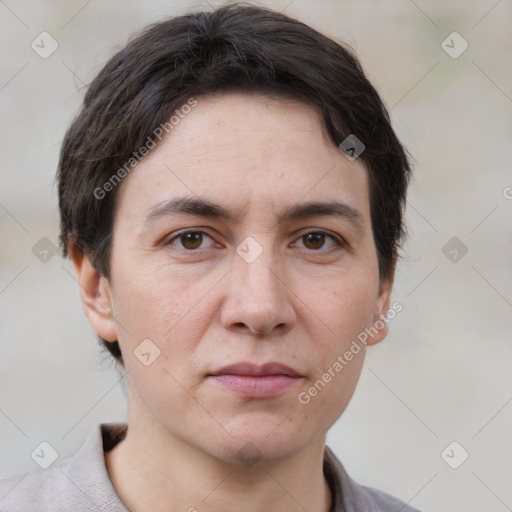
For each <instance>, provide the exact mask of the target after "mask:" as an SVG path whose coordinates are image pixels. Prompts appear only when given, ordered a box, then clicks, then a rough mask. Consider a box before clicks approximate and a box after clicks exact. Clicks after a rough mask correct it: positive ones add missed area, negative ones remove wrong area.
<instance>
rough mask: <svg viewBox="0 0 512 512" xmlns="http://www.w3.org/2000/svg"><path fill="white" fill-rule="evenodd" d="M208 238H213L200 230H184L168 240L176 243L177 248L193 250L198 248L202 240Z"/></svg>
mask: <svg viewBox="0 0 512 512" xmlns="http://www.w3.org/2000/svg"><path fill="white" fill-rule="evenodd" d="M208 238H209V239H210V240H213V239H212V238H211V237H210V236H208V235H207V234H206V233H203V232H202V231H184V232H182V233H179V234H178V235H176V236H175V237H174V238H173V239H172V240H170V241H169V244H171V245H177V247H178V248H180V249H186V250H187V251H194V250H196V249H200V248H201V245H202V244H203V242H204V241H205V240H206V239H208ZM177 241H179V244H176V242H177Z"/></svg>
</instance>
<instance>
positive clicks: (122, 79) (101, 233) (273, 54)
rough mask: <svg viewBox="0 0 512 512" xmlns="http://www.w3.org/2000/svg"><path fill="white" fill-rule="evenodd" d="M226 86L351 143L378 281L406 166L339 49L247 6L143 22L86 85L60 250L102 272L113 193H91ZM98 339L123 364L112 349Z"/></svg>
mask: <svg viewBox="0 0 512 512" xmlns="http://www.w3.org/2000/svg"><path fill="white" fill-rule="evenodd" d="M229 91H237V92H256V93H263V94H266V95H269V96H276V97H281V98H291V99H295V100H299V101H302V102H304V103H307V104H309V105H312V106H314V107H315V108H316V109H317V111H318V112H319V114H320V115H321V118H322V124H323V127H324V130H325V132H326V134H327V135H328V137H329V138H330V140H332V142H333V144H335V145H336V146H339V145H340V143H342V142H343V141H344V140H345V139H346V138H347V137H348V136H349V135H355V136H356V137H357V139H359V140H360V141H362V143H363V144H364V146H365V149H364V151H363V153H362V154H361V155H360V157H359V158H361V159H362V160H363V161H364V163H365V164H366V166H367V168H368V171H369V183H370V185H369V186H370V190H369V195H370V210H371V223H372V229H373V235H374V241H375V246H376V251H377V255H378V263H379V276H380V278H381V279H383V278H387V277H389V276H390V275H391V273H392V271H393V268H394V264H395V259H396V257H397V250H398V247H399V246H400V243H401V241H402V240H403V238H404V237H405V227H404V222H403V210H404V208H405V201H406V190H407V185H408V182H409V179H410V174H411V168H410V164H409V157H408V154H407V152H406V150H405V149H404V148H403V146H402V145H401V143H400V141H399V140H398V138H397V136H396V135H395V133H394V131H393V129H392V127H391V124H390V120H389V115H388V112H387V110H386V108H385V106H384V104H383V103H382V101H381V99H380V97H379V95H378V93H377V91H376V90H375V88H374V87H373V86H372V84H371V83H370V82H369V80H368V79H367V78H366V77H365V74H364V72H363V70H362V68H361V65H360V64H359V61H358V60H357V58H356V56H355V54H354V52H353V51H352V50H351V49H350V48H348V47H346V46H345V45H342V44H340V43H338V42H335V41H334V40H332V39H330V38H328V37H326V36H324V35H322V34H321V33H319V32H318V31H316V30H314V29H313V28H311V27H309V26H308V25H305V24H304V23H302V22H300V21H297V20H294V19H292V18H290V17H288V16H286V15H284V14H281V13H278V12H274V11H272V10H270V9H266V8H260V7H255V6H252V5H246V4H228V5H224V6H222V7H219V8H217V9H215V10H212V11H211V12H196V13H191V14H188V15H183V16H178V17H174V18H170V19H166V20H164V21H161V22H158V23H156V24H153V25H150V26H149V27H147V28H146V29H145V30H144V31H143V32H141V33H140V34H138V35H137V36H136V37H135V38H133V39H132V40H131V41H130V42H129V43H128V44H127V45H126V46H125V47H124V48H123V49H122V50H120V51H119V52H118V53H116V54H115V55H114V56H113V57H112V58H111V59H110V60H109V61H108V62H107V64H106V65H105V66H104V67H103V69H102V70H101V71H100V73H99V74H98V75H97V77H96V78H95V79H94V80H93V81H92V83H91V84H90V86H89V88H88V90H87V93H86V95H85V98H84V103H83V106H82V108H81V110H80V112H79V113H78V115H77V117H76V118H75V119H74V121H73V122H72V124H71V126H70V127H69V129H68V131H67V133H66V135H65V137H64V141H63V144H62V147H61V152H60V161H59V168H58V173H57V179H58V187H59V208H60V219H61V224H60V228H61V234H60V241H61V246H62V250H63V253H64V255H65V256H66V255H67V250H68V244H69V243H71V244H75V245H76V247H77V248H79V249H80V250H81V251H83V252H84V253H85V254H87V255H88V256H89V257H90V258H91V260H92V263H93V265H94V266H95V268H96V269H97V270H98V272H99V273H101V274H102V275H104V276H106V277H108V276H109V270H110V269H109V255H110V249H111V243H112V235H113V229H114V226H113V220H114V208H115V201H116V195H117V192H118V188H119V187H112V190H110V187H109V190H108V193H105V194H102V197H101V198H98V192H97V191H98V190H99V189H101V190H103V191H105V188H104V186H105V184H106V183H107V182H108V181H109V180H111V179H112V177H113V175H114V174H115V172H116V170H118V169H121V168H122V167H123V166H124V165H126V162H127V161H128V160H129V159H130V158H132V157H133V155H134V153H136V152H137V151H138V150H139V148H141V146H143V144H144V143H145V141H147V139H148V138H149V137H151V135H152V134H153V133H154V131H155V129H157V128H158V126H161V125H163V124H165V123H166V122H168V120H169V118H170V117H171V116H172V115H173V114H174V112H175V111H176V110H178V109H179V108H180V107H181V106H183V105H184V104H186V103H187V101H189V100H190V98H199V97H201V96H205V95H212V94H215V93H221V92H229ZM95 191H96V192H95ZM100 339H101V338H100ZM102 342H103V343H104V345H105V346H106V347H107V349H108V350H109V351H110V352H111V353H112V354H113V355H114V357H115V358H116V359H117V360H118V361H119V362H120V363H121V364H122V355H121V351H120V349H119V344H118V343H117V342H106V341H105V340H102Z"/></svg>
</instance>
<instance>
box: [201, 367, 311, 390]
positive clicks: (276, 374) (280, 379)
mask: <svg viewBox="0 0 512 512" xmlns="http://www.w3.org/2000/svg"><path fill="white" fill-rule="evenodd" d="M208 377H209V378H210V379H212V380H213V381H214V382H216V383H217V384H219V385H221V386H222V387H224V388H228V389H229V390H231V391H234V392H235V393H238V394H239V395H241V396H244V397H247V398H271V397H275V396H278V395H280V394H282V393H284V392H285V391H286V390H287V389H289V388H291V387H292V386H294V385H296V384H297V382H299V381H300V380H301V379H302V376H301V375H300V374H299V373H298V372H297V371H296V370H294V369H293V368H291V367H289V366H287V365H284V364H281V363H275V362H271V363H266V364H264V365H255V364H252V363H247V362H242V363H236V364H232V365H229V366H225V367H223V368H221V369H220V370H217V371H216V372H214V373H213V374H209V375H208Z"/></svg>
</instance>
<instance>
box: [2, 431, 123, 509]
mask: <svg viewBox="0 0 512 512" xmlns="http://www.w3.org/2000/svg"><path fill="white" fill-rule="evenodd" d="M125 432H126V425H124V424H100V425H97V426H95V427H94V428H93V429H92V430H91V431H90V433H89V435H88V437H87V439H86V440H85V442H84V444H83V445H82V446H81V448H80V449H79V450H78V451H77V452H76V453H75V454H74V455H73V456H72V457H69V458H66V459H63V460H61V461H56V462H54V463H53V464H52V465H51V466H50V467H48V468H47V469H34V470H32V471H28V472H27V473H25V474H18V475H15V476H11V477H8V478H4V479H0V512H34V511H36V510H37V512H64V511H68V510H72V511H73V512H89V511H90V510H96V509H98V510H102V511H104V512H107V511H108V512H126V508H125V507H124V506H123V505H122V503H121V502H120V501H119V498H118V496H117V494H116V493H115V491H114V489H113V487H112V484H111V482H110V480H109V477H108V473H107V470H106V468H105V459H104V449H107V450H108V449H109V448H110V447H111V446H113V445H114V444H115V443H116V442H117V441H119V439H121V438H122V436H123V435H124V433H125Z"/></svg>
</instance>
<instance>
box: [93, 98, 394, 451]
mask: <svg viewBox="0 0 512 512" xmlns="http://www.w3.org/2000/svg"><path fill="white" fill-rule="evenodd" d="M308 205H309V206H308ZM390 286H391V285H390V282H388V281H386V282H380V281H379V275H378V265H377V256H376V250H375V245H374V241H373V234H372V227H371V222H370V203H369V194H368V173H367V170H366V168H365V165H364V164H363V163H362V162H361V161H360V160H355V161H349V160H348V159H347V158H346V157H345V156H344V155H343V154H342V153H341V152H340V151H339V150H338V149H337V148H336V147H335V146H334V145H333V144H332V142H330V141H329V140H328V139H327V138H326V136H325V135H324V134H323V131H322V127H321V122H320V119H319V116H318V114H317V113H316V112H315V110H313V109H312V108H311V107H309V106H306V105H304V104H301V103H297V102H292V101H284V100H283V101H276V100H270V99H268V98H265V97H263V96H256V95H243V94H226V95H219V96H215V97H209V98H201V97H200V98H198V104H197V106H196V107H195V108H194V109H192V111H191V112H190V113H189V114H188V115H187V116H186V117H184V118H183V119H181V120H180V123H179V125H177V126H175V127H174V129H173V131H172V132H171V135H170V136H169V137H167V138H166V139H164V140H163V142H162V143H161V144H160V145H159V146H158V147H157V148H156V149H155V150H154V151H153V152H152V153H150V154H149V155H148V156H146V157H145V159H143V160H142V161H141V162H140V163H139V164H138V166H137V167H136V168H135V169H134V170H133V171H132V172H131V174H130V175H129V176H128V177H127V178H126V179H125V180H124V182H123V184H122V188H121V189H120V190H119V195H118V203H117V210H116V213H115V221H114V238H113V245H112V253H111V275H110V280H109V281H106V280H105V279H104V278H101V279H100V282H99V285H98V291H97V299H98V300H99V301H103V302H102V303H103V304H104V305H105V308H106V309H107V310H108V314H107V313H101V312H100V311H97V312H92V311H91V310H90V309H91V308H92V309H93V308H94V306H91V308H88V307H87V306H86V312H87V314H88V316H89V319H90V321H91V323H92V325H93V327H94V328H95V330H96V332H97V333H98V334H99V335H101V336H102V337H104V338H105V339H110V340H116V339H117V340H119V343H120V347H121V350H122V353H123V357H124V362H125V367H126V370H127V372H128V375H127V380H128V383H129V408H130V421H135V422H137V423H138V424H139V426H144V425H145V426H147V427H148V428H149V426H153V427H156V428H157V429H159V430H157V431H160V432H166V433H169V434H171V435H173V436H175V437H176V438H179V439H181V440H184V441H186V442H187V443H189V444H191V445H193V446H195V447H197V448H198V449H200V450H202V451H203V452H206V453H208V454H211V455H212V456H214V457H216V458H220V459H224V460H229V459H230V458H233V457H235V456H236V453H237V452H238V451H239V450H240V449H241V447H243V446H244V445H245V444H246V443H247V442H252V443H254V444H255V445H256V446H257V447H258V450H259V452H260V454H261V455H262V457H263V458H264V459H269V460H270V459H279V458H283V457H287V456H291V455H293V454H294V453H298V452H299V451H301V450H303V449H304V448H305V447H307V446H308V445H312V444H313V443H316V442H320V441H321V440H322V439H323V438H324V436H325V434H326V432H327V430H328V429H329V427H331V425H332V424H333V423H334V422H335V421H336V420H337V418H338V417H339V416H340V414H341V413H342V412H343V410H344V409H345V407H346V406H347V404H348V402H349V400H350V398H351V396H352V394H353V392H354V389H355V386H356V383H357V380H358V378H359V375H360V372H361V365H362V362H363V358H364V352H365V350H364V345H362V344H359V347H360V351H359V352H358V353H356V354H355V355H354V352H355V350H354V351H353V358H351V360H349V361H347V360H346V358H344V361H345V364H343V367H342V369H341V370H338V371H336V369H334V368H339V366H336V364H335V363H336V361H338V362H339V361H340V360H339V358H338V357H339V356H343V355H344V354H345V352H347V350H349V349H350V347H351V346H353V345H352V343H353V341H354V340H356V338H357V336H358V335H359V334H360V333H361V331H364V329H365V328H367V327H368V326H371V325H373V323H374V322H375V321H376V320H377V319H378V318H379V315H381V314H385V312H386V310H387V308H388V307H389V292H390ZM381 324H382V322H381ZM384 336H385V327H384V328H383V329H381V330H380V331H379V333H378V334H377V335H375V336H374V337H373V338H370V339H369V343H370V344H371V343H376V342H378V341H380V340H381V339H382V338H383V337H384ZM144 340H150V341H145V342H144V344H143V345H141V343H142V342H143V341H144ZM158 351H160V352H159V353H158ZM141 354H144V355H141ZM137 356H138V357H137ZM155 357H156V358H155ZM141 360H142V362H141ZM242 362H243V363H252V364H253V365H256V367H258V366H260V365H264V364H266V363H279V364H282V365H286V366H287V367H289V369H291V370H293V372H288V376H286V375H280V376H279V375H276V373H279V368H277V367H274V368H273V369H272V368H267V369H266V370H265V369H264V371H263V373H266V374H267V377H261V376H260V377H254V376H253V377H247V376H241V375H235V376H234V375H227V373H229V372H224V373H223V372H222V371H221V372H220V375H216V376H213V374H215V373H218V372H219V370H221V369H222V368H223V367H225V366H227V365H233V364H237V363H242ZM144 363H146V364H144ZM149 363H150V364H149ZM340 364H341V363H340ZM253 369H254V368H253ZM329 369H331V371H330V377H331V378H330V379H328V378H327V377H325V374H326V372H328V371H329ZM245 370H247V368H246V369H245ZM245 370H244V369H243V368H242V369H241V370H240V368H239V372H238V373H242V374H243V373H244V372H245V373H247V372H246V371H245ZM281 370H282V368H281ZM282 371H284V370H282ZM285 373H286V372H285ZM293 373H294V375H293V376H291V375H290V374H293ZM270 374H273V376H270ZM322 376H324V377H322ZM319 379H320V380H322V382H323V385H322V384H320V385H319V384H318V381H319ZM315 383H317V385H316V388H315V389H316V392H315V391H311V389H312V387H314V386H315Z"/></svg>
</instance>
